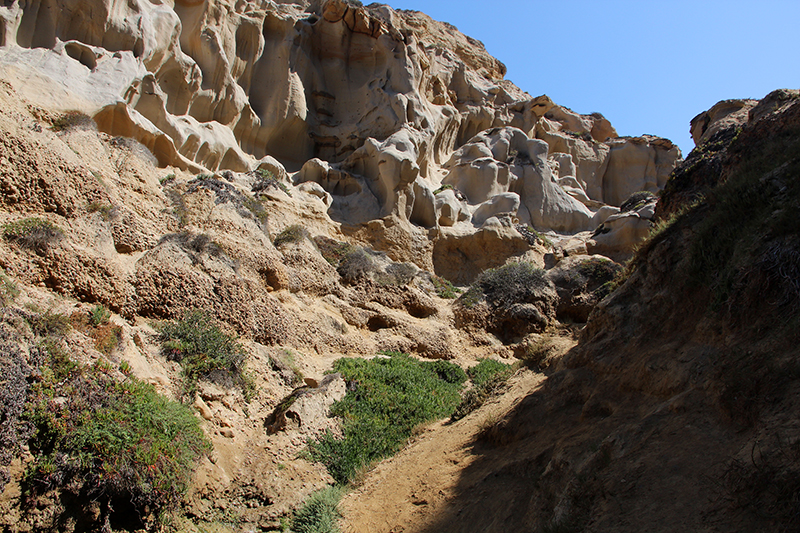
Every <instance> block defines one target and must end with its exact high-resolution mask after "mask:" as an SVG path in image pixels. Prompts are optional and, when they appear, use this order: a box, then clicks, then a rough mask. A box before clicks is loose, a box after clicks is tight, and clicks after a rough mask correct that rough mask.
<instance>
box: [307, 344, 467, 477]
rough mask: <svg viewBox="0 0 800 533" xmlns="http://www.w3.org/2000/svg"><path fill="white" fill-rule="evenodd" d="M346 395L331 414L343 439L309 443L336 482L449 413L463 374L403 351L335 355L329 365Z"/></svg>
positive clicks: (445, 364) (324, 438) (448, 365)
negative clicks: (341, 379) (379, 354)
mask: <svg viewBox="0 0 800 533" xmlns="http://www.w3.org/2000/svg"><path fill="white" fill-rule="evenodd" d="M333 371H334V372H340V373H341V374H342V376H343V377H344V379H345V380H347V382H348V393H347V395H346V396H345V397H344V399H342V400H341V401H339V402H337V403H335V404H334V405H333V407H332V408H331V412H332V413H333V414H334V415H336V416H339V417H341V418H342V420H343V428H342V429H343V434H344V436H343V438H340V439H339V438H336V437H335V436H334V435H333V434H332V433H330V432H329V433H326V434H325V435H323V436H322V437H321V438H320V439H319V440H317V441H316V442H312V443H311V444H310V445H309V448H310V452H311V457H312V458H313V459H315V460H317V461H320V462H321V463H323V464H324V465H325V466H326V467H327V468H328V471H329V472H330V473H331V475H332V476H333V478H334V479H335V480H336V482H337V483H340V484H345V483H347V482H348V481H352V480H353V479H354V478H355V477H356V474H357V473H358V471H359V470H360V469H362V468H365V467H368V466H369V465H370V464H372V463H373V462H375V461H378V460H380V459H382V458H384V457H387V456H389V455H392V454H393V453H395V452H396V451H397V450H399V449H400V448H401V447H402V446H403V444H404V443H405V442H406V441H407V440H408V439H409V437H411V435H412V434H413V432H414V429H415V428H416V427H417V426H419V425H420V424H423V423H425V422H429V421H431V420H435V419H439V418H445V417H447V416H449V415H450V414H451V413H452V412H453V409H454V408H455V407H456V405H457V404H458V402H459V401H460V399H461V396H460V391H461V388H462V384H463V383H464V381H466V379H467V376H466V374H465V373H464V371H463V370H461V368H460V367H458V366H457V365H454V364H452V363H448V362H446V361H418V360H416V359H413V358H411V357H409V356H408V355H406V354H400V353H391V354H390V357H388V358H382V357H376V358H374V359H370V360H366V359H350V358H345V359H339V360H337V361H336V362H335V363H334V365H333Z"/></svg>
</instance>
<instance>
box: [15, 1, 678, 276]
mask: <svg viewBox="0 0 800 533" xmlns="http://www.w3.org/2000/svg"><path fill="white" fill-rule="evenodd" d="M0 28H2V31H0V45H2V53H0V62H2V64H3V67H4V71H5V76H4V77H5V79H6V80H8V81H9V82H10V83H12V85H13V86H14V88H15V89H16V90H17V91H18V92H20V93H21V94H23V95H24V96H25V97H26V98H28V99H29V100H30V101H31V102H32V103H33V104H36V105H38V106H40V107H43V108H46V109H48V110H50V111H52V112H66V111H80V112H83V113H86V114H88V115H90V116H92V117H93V118H94V120H95V121H96V122H97V124H98V126H99V128H100V130H101V131H102V132H105V133H108V134H110V135H114V136H116V135H122V136H126V137H131V138H134V139H136V140H137V141H139V142H141V143H142V144H144V145H145V146H146V147H147V148H148V149H149V150H150V151H151V152H152V153H153V154H154V156H155V157H156V159H157V160H158V163H159V165H160V166H162V167H163V166H175V167H178V168H181V169H188V170H190V171H192V172H195V173H197V172H206V171H212V172H213V171H223V170H232V171H236V172H246V171H249V170H252V169H254V168H255V167H256V166H257V165H258V162H259V160H263V159H264V158H265V157H269V158H274V160H277V161H279V162H280V165H279V167H281V170H280V171H279V173H280V174H281V175H283V170H282V168H283V167H285V168H286V169H288V170H289V171H290V175H289V176H287V178H286V179H287V180H291V182H292V183H294V184H295V185H297V184H300V183H303V182H312V184H313V183H316V184H318V185H320V186H321V187H322V188H323V189H324V190H325V191H326V192H327V193H329V194H330V195H331V197H330V199H329V205H328V211H329V214H330V216H331V217H332V218H333V219H334V220H336V221H337V222H340V223H343V224H361V223H365V222H367V221H369V220H374V219H378V218H384V217H386V216H393V217H396V218H398V219H399V220H400V221H401V222H403V223H406V222H410V223H411V225H413V226H415V227H420V228H436V227H442V226H444V227H452V226H454V225H456V226H460V225H464V228H462V229H461V230H460V231H457V232H456V233H458V234H459V235H460V234H463V233H465V232H468V233H474V232H475V229H469V228H470V222H471V223H472V225H473V226H476V227H479V226H481V225H483V224H484V223H485V222H486V220H487V219H490V218H492V216H491V215H492V214H494V213H499V212H501V211H503V210H505V211H503V212H508V213H510V214H511V216H513V217H517V218H519V221H520V222H521V223H522V224H529V225H532V226H534V227H536V228H537V229H539V230H555V231H559V232H571V233H574V232H577V231H583V230H593V229H594V228H595V227H596V226H597V225H598V223H600V222H602V221H603V220H604V219H605V218H606V217H607V216H608V215H609V214H612V213H613V212H614V209H613V208H611V207H609V208H604V207H603V206H604V204H609V205H611V206H619V205H620V204H621V203H622V202H623V201H624V200H625V199H626V198H627V197H628V196H629V195H630V194H632V193H633V192H636V191H640V190H648V191H650V192H656V191H657V190H659V189H660V188H661V187H663V185H664V183H665V181H666V177H667V175H668V174H669V172H670V171H671V169H672V168H673V167H674V166H675V164H676V161H677V160H678V159H679V158H680V153H679V151H678V149H677V147H675V146H674V145H672V143H670V142H669V141H666V140H659V139H656V138H650V137H640V138H630V139H619V138H617V137H616V132H615V130H614V128H613V127H612V126H611V124H610V123H609V122H608V121H607V120H606V119H605V118H603V117H602V115H599V114H593V115H579V114H576V113H573V112H572V111H570V110H569V109H567V108H564V107H561V106H558V105H556V104H554V103H553V102H552V101H551V100H550V99H549V98H547V97H546V96H540V97H537V98H532V97H531V96H529V95H528V94H526V93H524V92H523V91H521V90H520V89H518V88H517V87H515V86H514V85H513V84H512V83H510V82H508V81H506V80H503V75H504V73H505V67H504V66H503V65H502V64H501V63H500V62H499V61H497V60H496V59H494V58H492V57H491V56H489V55H488V54H487V53H486V52H485V50H484V49H483V46H482V45H481V44H480V42H478V41H475V40H474V39H470V38H468V37H465V36H464V35H462V34H461V33H459V32H458V31H457V30H455V29H454V28H453V27H451V26H449V25H447V24H445V23H440V22H436V21H433V20H431V19H430V18H429V17H427V16H425V15H424V14H422V13H417V12H402V11H400V12H398V11H394V10H392V9H391V8H389V7H388V6H381V5H378V4H374V5H372V6H370V7H360V6H355V5H353V4H349V3H347V2H345V1H344V0H329V1H326V2H319V1H314V2H309V1H302V2H272V1H261V2H238V3H236V4H235V5H234V4H233V3H230V2H226V1H225V0H222V1H212V2H182V1H180V2H176V3H175V4H174V5H172V4H171V3H157V4H155V3H151V2H139V1H137V2H133V3H131V2H129V3H127V4H122V3H119V2H103V1H97V2H88V3H87V2H55V1H45V2H33V3H26V4H24V5H23V4H22V3H20V2H11V3H9V4H7V5H4V6H3V7H0ZM493 128H494V129H496V128H514V129H515V131H516V133H514V135H513V136H512V137H513V139H514V140H513V143H512V144H513V146H511V145H510V144H509V142H510V139H511V138H512V137H508V135H507V134H504V137H503V140H500V144H496V142H497V141H492V143H491V144H492V146H491V147H490V150H489V151H490V152H491V153H489V152H487V151H486V150H485V149H484V150H483V151H482V150H481V149H479V148H478V145H477V144H475V143H476V142H478V141H475V140H472V139H473V137H475V136H476V135H478V134H481V135H484V134H483V133H482V132H485V131H487V130H489V131H493V130H492V129H493ZM508 131H510V130H508ZM488 135H496V134H494V133H489V134H488ZM533 139H538V140H539V142H529V141H531V140H533ZM541 141H543V142H541ZM469 144H472V145H474V147H473V148H471V149H469V153H466V152H464V151H465V150H466V148H465V146H467V145H469ZM456 150H460V152H459V153H460V154H461V155H458V154H455V152H456ZM298 170H300V172H299V173H296V171H298ZM490 174H491V175H490ZM486 180H488V182H494V181H498V180H499V181H498V183H496V184H494V185H489V183H488V182H487V183H486V184H482V183H481V182H483V181H486ZM529 182H530V183H529ZM534 182H539V183H540V184H539V185H536V184H535V183H534ZM456 183H457V184H458V185H457V186H456V189H457V190H460V191H461V192H463V193H465V194H466V199H465V200H466V201H465V202H459V201H457V200H456V199H450V198H449V197H447V195H446V194H445V195H443V196H442V197H437V195H436V194H435V193H436V191H437V190H438V189H439V188H440V185H442V184H451V185H453V184H456ZM475 187H483V188H485V189H486V190H485V191H484V193H482V194H479V195H475V194H471V193H468V191H472V190H473V189H475ZM498 194H503V195H505V196H503V198H502V199H501V198H498V199H493V197H494V196H495V195H498ZM515 197H517V198H518V199H519V200H515V199H514V198H515ZM489 201H491V202H490V204H488V205H483V204H484V203H486V202H489ZM476 213H477V215H476ZM460 223H463V224H460ZM408 231H409V232H412V233H415V232H416V233H417V234H419V233H420V232H418V231H416V230H415V229H414V228H409V230H408ZM511 233H512V234H513V233H514V232H513V230H511ZM444 234H446V235H447V234H450V233H449V232H448V231H445V232H444ZM623 241H625V240H624V238H623ZM631 245H632V242H628V241H625V242H623V243H622V244H621V247H623V248H626V249H627V250H630V247H631ZM388 251H390V252H393V253H397V251H396V250H395V251H393V250H388ZM502 253H504V254H506V255H507V254H509V253H510V252H508V251H505V252H502ZM421 266H424V265H422V264H421Z"/></svg>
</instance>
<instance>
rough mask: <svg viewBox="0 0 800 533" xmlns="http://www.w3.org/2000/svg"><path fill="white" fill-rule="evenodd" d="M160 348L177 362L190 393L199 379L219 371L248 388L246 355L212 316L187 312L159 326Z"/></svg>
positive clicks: (205, 313) (196, 311)
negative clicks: (181, 316)
mask: <svg viewBox="0 0 800 533" xmlns="http://www.w3.org/2000/svg"><path fill="white" fill-rule="evenodd" d="M158 329H159V332H160V334H161V346H162V348H163V350H164V351H165V352H166V354H167V357H168V358H169V359H171V360H173V361H178V362H179V363H180V364H181V367H182V368H183V374H184V377H185V379H186V391H185V392H187V393H191V392H193V391H194V387H195V386H196V384H197V380H198V379H200V378H207V377H211V375H212V374H215V373H218V372H221V373H222V374H224V375H228V376H230V377H231V378H232V379H233V381H234V382H236V383H238V384H240V385H242V386H243V387H244V388H245V390H246V389H247V388H248V386H249V385H248V380H247V379H246V376H245V374H244V366H245V365H244V361H245V357H246V355H247V353H246V352H245V350H244V347H243V346H242V345H241V344H240V343H239V341H238V339H237V337H236V335H233V334H230V333H226V332H225V331H224V330H223V329H222V328H221V327H220V325H219V324H218V323H217V321H216V320H215V319H214V317H213V316H212V315H211V314H210V313H208V312H206V311H200V310H192V311H187V312H186V313H185V314H184V315H183V318H181V319H179V320H172V321H168V322H164V323H162V324H160V325H159V326H158Z"/></svg>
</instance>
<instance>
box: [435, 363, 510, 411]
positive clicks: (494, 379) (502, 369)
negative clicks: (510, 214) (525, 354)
mask: <svg viewBox="0 0 800 533" xmlns="http://www.w3.org/2000/svg"><path fill="white" fill-rule="evenodd" d="M514 370H515V367H514V366H513V365H507V364H505V363H501V362H500V361H495V360H494V359H481V360H480V361H479V362H478V364H477V365H475V366H473V367H472V368H469V369H467V374H468V375H469V377H470V379H471V380H472V385H473V387H472V388H471V389H470V390H468V391H467V393H466V394H464V397H463V398H462V399H461V402H460V403H459V404H458V406H456V408H455V410H453V414H452V415H451V416H450V420H452V421H456V420H460V419H462V418H464V417H465V416H467V415H468V414H469V413H471V412H472V411H474V410H475V409H477V408H479V407H480V406H481V405H483V404H484V403H485V402H486V400H488V399H489V398H491V397H492V396H494V395H495V394H496V393H497V392H498V391H499V390H500V389H501V388H502V386H503V384H504V383H505V382H506V381H508V378H510V377H511V376H512V375H513V374H514Z"/></svg>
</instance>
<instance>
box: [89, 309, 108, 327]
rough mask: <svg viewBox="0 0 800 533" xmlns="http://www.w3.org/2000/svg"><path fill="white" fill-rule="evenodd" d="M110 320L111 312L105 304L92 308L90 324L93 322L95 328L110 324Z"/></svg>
mask: <svg viewBox="0 0 800 533" xmlns="http://www.w3.org/2000/svg"><path fill="white" fill-rule="evenodd" d="M109 319H111V311H109V310H108V309H106V307H105V306H104V305H103V304H97V305H95V306H94V307H92V312H91V316H90V317H89V322H91V324H92V325H93V326H102V325H103V324H108V321H109Z"/></svg>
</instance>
